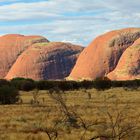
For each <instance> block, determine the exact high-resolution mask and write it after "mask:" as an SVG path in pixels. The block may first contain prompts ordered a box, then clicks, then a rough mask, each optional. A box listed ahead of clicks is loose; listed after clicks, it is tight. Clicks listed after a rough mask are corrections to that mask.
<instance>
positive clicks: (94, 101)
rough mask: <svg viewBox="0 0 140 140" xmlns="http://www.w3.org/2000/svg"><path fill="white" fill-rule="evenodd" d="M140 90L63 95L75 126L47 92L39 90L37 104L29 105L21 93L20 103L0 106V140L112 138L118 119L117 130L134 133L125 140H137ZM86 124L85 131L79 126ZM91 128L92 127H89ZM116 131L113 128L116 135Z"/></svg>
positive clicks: (28, 96)
mask: <svg viewBox="0 0 140 140" xmlns="http://www.w3.org/2000/svg"><path fill="white" fill-rule="evenodd" d="M139 93H140V91H139V90H137V91H125V90H124V89H122V88H115V89H109V90H106V91H96V90H95V89H91V90H79V91H67V92H65V94H63V95H62V97H63V100H64V101H65V103H66V105H67V107H68V110H69V111H70V112H74V113H76V115H77V116H79V117H80V119H79V118H78V117H77V118H78V119H77V124H78V127H74V126H71V125H69V124H68V122H65V121H64V117H65V116H64V114H63V111H62V110H60V105H59V104H58V103H57V102H56V101H55V100H53V99H52V98H51V97H50V96H49V94H48V91H39V97H38V100H39V105H37V104H31V100H32V99H33V96H32V93H31V92H21V93H20V95H21V98H22V100H23V104H19V105H1V106H0V116H1V117H0V140H47V139H49V138H48V133H49V134H50V136H51V137H52V139H55V137H56V135H58V136H57V139H60V140H61V139H62V140H80V139H83V140H84V139H85V140H88V139H91V138H93V137H96V136H97V137H98V136H108V137H110V136H111V135H113V134H112V133H113V132H112V123H111V118H110V115H111V117H112V119H113V122H114V121H116V120H117V115H118V114H121V117H120V119H118V122H119V123H118V124H119V125H121V126H120V127H122V128H125V127H128V126H129V125H130V124H131V125H134V127H135V128H136V130H135V131H134V132H133V131H130V132H133V133H130V132H129V134H130V135H129V136H128V135H126V136H124V137H123V138H122V139H124V140H140V120H139V114H140V95H139ZM81 119H82V121H83V122H84V123H85V125H86V127H87V129H85V128H84V127H83V125H82V121H81ZM90 125H91V126H90ZM118 132H119V128H118V126H117V125H116V126H115V133H116V134H117V133H118ZM110 139H111V140H115V139H116V140H118V138H110Z"/></svg>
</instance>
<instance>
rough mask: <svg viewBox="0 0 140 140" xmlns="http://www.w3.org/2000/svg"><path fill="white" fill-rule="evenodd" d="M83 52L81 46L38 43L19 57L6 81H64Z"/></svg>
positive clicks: (60, 43)
mask: <svg viewBox="0 0 140 140" xmlns="http://www.w3.org/2000/svg"><path fill="white" fill-rule="evenodd" d="M82 50H83V48H82V47H81V46H78V45H73V44H70V43H62V42H50V43H47V42H45V43H36V44H34V45H32V46H30V47H29V48H28V49H26V50H25V51H24V52H23V53H22V55H20V56H19V58H18V59H17V61H16V62H15V64H14V65H13V66H12V68H11V69H10V71H9V73H8V74H7V76H6V79H12V78H15V77H25V78H32V79H34V80H40V79H55V80H56V79H64V78H65V77H66V76H68V75H69V73H70V72H71V69H72V68H73V66H74V65H75V62H76V60H77V58H78V56H79V54H80V52H81V51H82Z"/></svg>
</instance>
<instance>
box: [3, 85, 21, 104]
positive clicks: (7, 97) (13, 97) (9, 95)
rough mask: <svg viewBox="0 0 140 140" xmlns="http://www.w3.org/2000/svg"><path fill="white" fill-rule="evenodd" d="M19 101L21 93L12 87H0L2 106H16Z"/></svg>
mask: <svg viewBox="0 0 140 140" xmlns="http://www.w3.org/2000/svg"><path fill="white" fill-rule="evenodd" d="M18 100H19V92H18V90H17V89H16V88H15V87H12V86H8V85H5V86H1V87H0V104H14V103H16V102H17V101H18Z"/></svg>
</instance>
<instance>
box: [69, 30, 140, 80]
mask: <svg viewBox="0 0 140 140" xmlns="http://www.w3.org/2000/svg"><path fill="white" fill-rule="evenodd" d="M138 38H140V28H127V29H121V30H115V31H111V32H108V33H105V34H103V35H100V36H98V37H97V38H96V39H95V40H93V42H91V44H90V45H89V46H88V47H86V48H85V49H84V50H83V51H82V53H81V54H80V56H79V58H78V60H77V62H76V65H75V66H74V68H73V70H72V72H71V73H70V75H69V77H68V79H70V80H84V79H87V80H94V79H96V78H100V77H104V76H107V74H108V73H110V72H111V71H113V70H114V69H115V68H116V66H117V64H118V62H119V60H120V59H121V57H122V54H123V53H124V52H125V51H126V49H127V48H129V47H130V46H131V45H132V44H133V43H134V42H135V41H136V40H137V39H138ZM132 53H133V52H132ZM137 53H138V52H137ZM137 55H138V54H137ZM123 57H124V56H123ZM138 59H139V58H138ZM135 61H139V60H135ZM136 63H137V62H136ZM136 67H138V70H136V71H138V72H139V64H137V65H136ZM119 68H121V67H119ZM136 69H137V68H136ZM109 77H111V76H109ZM118 77H119V76H118Z"/></svg>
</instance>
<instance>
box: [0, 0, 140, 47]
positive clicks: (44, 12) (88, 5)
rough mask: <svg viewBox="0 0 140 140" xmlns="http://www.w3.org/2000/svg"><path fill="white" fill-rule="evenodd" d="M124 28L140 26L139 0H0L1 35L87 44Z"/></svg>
mask: <svg viewBox="0 0 140 140" xmlns="http://www.w3.org/2000/svg"><path fill="white" fill-rule="evenodd" d="M126 27H140V0H0V35H3V34H7V33H19V34H25V35H30V34H37V35H43V36H45V37H46V38H48V39H49V40H50V41H68V42H72V43H75V44H82V45H84V46H86V45H88V44H89V43H90V42H91V41H92V40H93V39H94V38H95V37H96V36H97V35H99V34H102V33H104V32H106V31H110V30H114V29H119V28H126Z"/></svg>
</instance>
